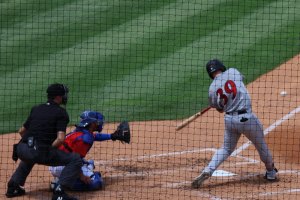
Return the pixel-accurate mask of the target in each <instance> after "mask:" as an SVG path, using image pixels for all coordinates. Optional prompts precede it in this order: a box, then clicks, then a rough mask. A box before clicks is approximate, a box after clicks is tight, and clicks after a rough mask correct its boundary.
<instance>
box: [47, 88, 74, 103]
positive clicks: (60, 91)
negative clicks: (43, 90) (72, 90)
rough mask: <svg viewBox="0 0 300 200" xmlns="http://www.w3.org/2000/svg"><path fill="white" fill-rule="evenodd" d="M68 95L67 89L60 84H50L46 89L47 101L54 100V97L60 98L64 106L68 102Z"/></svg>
mask: <svg viewBox="0 0 300 200" xmlns="http://www.w3.org/2000/svg"><path fill="white" fill-rule="evenodd" d="M68 93H69V89H68V87H67V86H66V85H64V84H60V83H54V84H51V85H49V86H48V88H47V94H48V99H54V98H55V97H56V96H61V97H62V104H64V105H66V104H67V102H68Z"/></svg>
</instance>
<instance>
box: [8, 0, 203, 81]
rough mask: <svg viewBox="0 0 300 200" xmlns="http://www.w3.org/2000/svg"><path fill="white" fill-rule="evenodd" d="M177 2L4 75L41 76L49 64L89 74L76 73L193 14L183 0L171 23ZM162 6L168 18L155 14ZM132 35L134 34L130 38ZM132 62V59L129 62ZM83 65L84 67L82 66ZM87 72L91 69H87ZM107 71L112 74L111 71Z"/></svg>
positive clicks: (124, 50) (142, 43) (143, 42)
mask: <svg viewBox="0 0 300 200" xmlns="http://www.w3.org/2000/svg"><path fill="white" fill-rule="evenodd" d="M178 2H179V3H175V4H172V5H170V6H169V5H168V6H166V7H164V8H163V9H161V10H160V11H155V12H154V13H150V14H146V15H143V16H141V17H140V18H138V19H137V20H133V21H130V22H128V23H125V24H122V25H121V26H118V27H116V28H113V29H112V30H109V31H107V32H104V33H102V34H101V35H100V36H96V37H92V38H89V39H88V40H87V41H84V42H82V43H80V44H78V45H75V46H72V47H70V48H68V49H64V50H62V51H61V52H57V53H55V54H53V55H50V58H49V59H45V60H40V61H38V62H37V63H32V64H31V65H29V66H27V67H26V68H25V69H22V70H20V72H18V71H17V70H14V72H12V74H11V75H10V74H9V73H6V77H7V76H9V77H11V78H13V77H17V76H18V75H20V74H23V73H24V72H26V73H31V74H33V75H34V76H33V77H42V76H43V73H44V72H48V70H49V69H51V67H50V66H52V67H53V68H55V69H61V70H62V71H61V72H62V73H63V72H64V71H65V72H68V73H66V74H67V75H70V74H69V73H72V70H71V69H72V68H73V67H74V66H75V67H79V68H80V69H75V70H74V74H75V76H76V74H78V75H79V76H80V77H82V76H89V75H90V74H87V75H85V74H84V73H80V72H85V71H86V72H87V71H88V69H89V66H91V65H92V64H93V63H94V62H95V60H100V62H101V60H104V61H105V60H106V59H107V57H110V56H115V55H118V54H122V53H123V52H126V51H127V50H128V49H130V48H131V46H132V45H133V46H135V44H136V43H138V44H140V45H144V46H145V47H146V46H147V45H146V44H145V43H147V42H145V40H146V39H149V38H154V39H156V38H155V35H156V34H155V33H156V32H158V33H161V32H166V31H165V30H167V29H168V28H169V27H170V26H172V25H173V23H174V24H176V23H180V22H181V21H182V20H185V18H186V17H188V16H190V15H192V14H193V13H191V12H190V14H187V13H188V12H189V9H188V6H190V4H189V2H186V4H183V5H184V6H185V7H184V8H183V9H182V10H184V11H185V13H183V14H182V15H180V17H181V20H179V17H178V18H176V19H177V20H174V21H173V22H172V23H171V22H170V21H172V19H173V18H174V16H176V12H178V10H180V8H177V7H178V5H182V1H178ZM205 5H207V4H205ZM198 6H200V5H198ZM202 7H204V6H202ZM199 9H200V7H199ZM165 10H168V11H169V12H170V14H169V15H167V16H166V17H168V18H166V17H164V18H158V17H157V16H156V14H159V15H161V14H162V13H164V12H165ZM156 22H157V23H156ZM153 25H154V26H155V27H154V28H155V31H153V32H151V31H145V28H148V27H153ZM133 35H134V38H132V40H130V39H131V37H132V36H133ZM109 36H110V37H109ZM145 38H146V39H145ZM128 40H130V42H128ZM140 51H141V52H143V49H140ZM146 56H147V55H146ZM55 58H58V59H55ZM134 58H135V57H134V56H133V59H134ZM109 64H111V63H109ZM133 64H136V63H134V62H133ZM33 66H36V68H37V70H36V71H33V70H32V69H34V67H33ZM43 67H44V68H45V70H43ZM85 67H87V70H85ZM97 67H100V68H103V69H104V70H105V72H106V73H105V74H107V72H108V70H110V69H112V71H114V70H115V69H113V67H112V66H107V67H103V65H99V66H97ZM138 67H143V66H138ZM115 68H120V67H119V66H115ZM64 69H65V70H64ZM119 70H122V69H119ZM50 71H51V70H50ZM115 72H116V74H115V75H117V77H119V75H120V71H115ZM15 73H17V74H15ZM90 73H93V72H91V71H90ZM109 74H110V75H113V74H112V73H109ZM47 75H48V76H49V75H51V74H47ZM53 75H54V76H56V75H57V74H53ZM80 77H78V78H80ZM106 77H107V76H106ZM108 78H109V81H110V80H111V79H112V78H113V77H112V76H109V77H108ZM102 82H103V81H102ZM98 86H99V85H98ZM100 86H101V85H100Z"/></svg>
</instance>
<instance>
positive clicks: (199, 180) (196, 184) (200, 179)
mask: <svg viewBox="0 0 300 200" xmlns="http://www.w3.org/2000/svg"><path fill="white" fill-rule="evenodd" d="M209 177H210V173H209V172H202V173H201V174H200V175H199V176H197V177H196V178H195V179H194V181H193V182H192V187H193V188H199V187H200V186H201V185H202V183H203V182H204V181H205V180H206V179H208V178H209Z"/></svg>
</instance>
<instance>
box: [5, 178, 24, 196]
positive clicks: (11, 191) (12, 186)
mask: <svg viewBox="0 0 300 200" xmlns="http://www.w3.org/2000/svg"><path fill="white" fill-rule="evenodd" d="M24 194H25V190H24V189H23V188H22V187H21V186H20V185H19V184H17V183H15V182H13V181H9V182H8V184H7V191H6V194H5V195H6V197H7V198H12V197H17V196H22V195H24Z"/></svg>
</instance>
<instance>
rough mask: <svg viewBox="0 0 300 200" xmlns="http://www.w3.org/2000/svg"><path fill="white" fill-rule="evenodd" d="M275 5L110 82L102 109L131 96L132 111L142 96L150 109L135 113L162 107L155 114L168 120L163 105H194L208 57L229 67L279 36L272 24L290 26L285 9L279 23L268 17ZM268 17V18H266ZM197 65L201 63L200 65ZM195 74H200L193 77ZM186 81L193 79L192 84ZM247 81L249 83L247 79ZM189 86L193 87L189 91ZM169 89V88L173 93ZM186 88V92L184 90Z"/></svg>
mask: <svg viewBox="0 0 300 200" xmlns="http://www.w3.org/2000/svg"><path fill="white" fill-rule="evenodd" d="M276 5H277V3H276V2H275V3H272V4H270V5H269V7H272V9H270V8H265V7H264V8H261V9H258V10H256V11H255V12H253V13H251V14H249V15H247V16H245V17H244V18H243V19H240V20H238V21H237V22H235V23H234V24H232V25H228V26H225V27H223V28H222V29H220V30H218V31H215V32H213V33H212V34H211V35H208V36H206V37H202V38H200V39H199V40H198V41H195V42H194V43H192V44H191V45H189V46H187V47H184V48H182V49H180V50H179V51H177V52H174V53H173V54H171V55H170V56H168V57H166V58H162V59H160V60H157V62H156V63H153V64H150V65H149V66H147V67H144V68H142V69H140V70H139V71H137V72H136V73H135V74H131V75H128V76H127V77H126V78H123V79H122V80H121V81H115V82H110V85H108V86H107V87H106V91H107V92H108V91H110V92H111V93H112V94H114V95H113V98H111V99H106V100H104V103H105V105H107V106H108V105H109V104H110V103H112V101H113V102H116V105H122V104H124V102H123V101H124V98H126V97H128V98H130V96H134V97H133V98H131V100H132V101H131V102H130V101H127V100H126V102H127V103H128V102H129V104H127V105H130V104H131V105H132V106H133V107H134V106H136V105H139V101H140V99H139V98H138V96H139V95H141V96H143V97H142V98H141V99H146V98H147V99H148V101H149V102H152V106H153V107H149V106H148V110H147V111H145V110H144V109H145V108H147V107H141V108H140V107H138V108H137V109H136V112H139V111H144V112H151V110H156V108H157V106H158V105H160V106H161V105H162V106H161V107H159V108H160V109H157V110H159V113H160V112H162V113H163V114H165V115H166V118H168V117H171V116H172V115H174V113H173V112H167V110H166V109H164V108H165V106H166V105H167V106H168V103H169V104H171V103H173V104H175V105H174V106H173V107H174V108H173V110H174V109H176V108H177V109H178V108H180V107H181V105H179V104H180V101H181V102H182V104H183V103H184V102H189V100H190V101H192V100H193V99H194V101H195V99H196V97H197V94H199V93H204V94H205V95H207V94H206V91H207V87H208V85H207V84H203V82H202V83H201V80H203V79H208V78H207V74H206V72H205V69H204V68H203V67H204V65H205V62H206V61H207V57H208V56H212V55H214V56H215V57H220V58H222V59H224V60H228V62H229V63H230V61H231V59H232V57H234V55H237V54H239V52H243V51H244V50H247V49H248V48H251V47H252V46H253V45H255V44H256V41H264V40H265V39H266V38H267V37H269V34H270V32H271V33H276V32H279V33H280V32H281V31H282V30H280V27H278V26H276V24H278V22H277V20H280V21H281V25H282V26H283V27H285V26H287V24H289V23H290V21H289V20H288V19H289V18H291V16H294V14H293V13H291V11H290V10H289V9H288V6H283V9H282V10H281V11H282V12H281V13H282V15H281V17H280V19H279V18H278V17H273V16H272V13H274V10H276V9H278V8H277V7H276ZM289 6H297V4H295V5H291V4H289ZM269 14H270V15H271V16H270V17H269V18H266V17H267V16H268V15H269ZM296 20H297V19H296ZM253 22H255V23H257V26H253V27H250V26H247V27H249V28H244V26H245V25H247V24H252V23H253ZM266 27H268V31H264V28H266ZM278 28H279V30H278ZM232 30H235V31H232ZM227 33H230V34H227ZM232 38H234V39H235V42H236V44H238V45H237V46H234V47H233V46H232V45H229V44H228V43H227V42H226V41H230V40H232ZM232 43H233V41H232ZM207 44H212V48H209V47H208V45H207ZM214 47H216V48H214ZM203 50H205V52H203ZM224 52H225V53H224ZM206 54H207V55H206ZM200 61H203V62H202V63H201V62H200ZM238 67H239V68H240V69H241V70H243V69H245V68H246V69H247V68H248V67H249V68H255V67H257V66H248V65H246V66H245V63H244V65H241V66H238ZM273 67H274V66H273ZM199 68H200V69H199ZM258 70H259V68H258ZM197 73H200V74H199V75H197ZM256 76H257V74H256ZM149 77H151V78H149ZM193 77H194V78H193ZM189 78H193V79H194V80H191V79H189ZM251 78H252V77H251ZM247 80H248V81H249V79H247ZM134 81H136V84H137V85H138V84H140V85H142V86H141V87H135V86H134V85H133V82H134ZM193 81H195V82H193ZM197 81H198V84H197ZM178 83H179V84H178ZM174 84H175V87H174ZM121 85H122V87H121ZM180 85H181V86H182V88H181V90H179V88H180ZM191 85H193V86H194V87H192V88H189V86H191ZM201 86H202V87H201ZM132 87H134V88H135V89H134V91H135V93H134V94H132V93H130V90H131V88H132ZM121 88H123V89H121ZM127 88H128V89H127ZM145 88H147V91H145ZM170 88H173V90H172V89H170ZM187 88H188V90H184V89H187ZM191 90H193V91H191ZM149 94H154V95H149ZM162 98H165V99H166V101H164V102H163V101H161V99H162ZM167 99H169V100H167ZM174 99H175V100H174ZM197 100H198V101H203V103H202V106H205V102H206V99H205V98H202V99H201V98H200V99H197ZM153 102H156V103H153ZM195 102H197V101H195ZM192 104H193V103H189V104H187V106H186V108H187V107H193V106H192ZM198 104H199V102H198ZM200 105H201V103H200ZM163 106H164V107H163ZM104 107H105V106H104ZM120 107H121V106H120ZM170 107H172V105H169V106H168V107H167V108H168V109H169V108H170ZM170 111H172V110H170ZM193 112H195V110H190V111H188V113H189V114H190V113H193Z"/></svg>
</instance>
